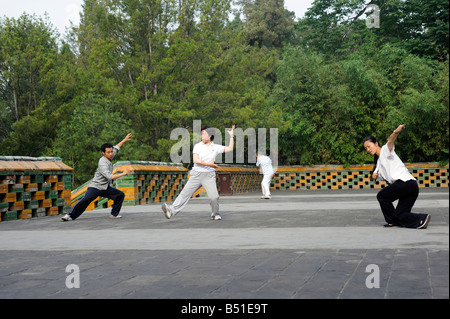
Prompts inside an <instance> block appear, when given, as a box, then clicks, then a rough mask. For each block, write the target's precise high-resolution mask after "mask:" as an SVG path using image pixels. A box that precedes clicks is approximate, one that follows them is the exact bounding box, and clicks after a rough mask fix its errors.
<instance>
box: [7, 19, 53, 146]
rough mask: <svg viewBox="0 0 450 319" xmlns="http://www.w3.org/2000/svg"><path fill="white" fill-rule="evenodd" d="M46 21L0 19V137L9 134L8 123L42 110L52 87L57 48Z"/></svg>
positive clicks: (50, 28)
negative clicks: (51, 78)
mask: <svg viewBox="0 0 450 319" xmlns="http://www.w3.org/2000/svg"><path fill="white" fill-rule="evenodd" d="M46 19H47V20H44V19H42V18H37V17H36V16H30V15H27V14H23V15H22V16H21V17H19V18H18V19H17V20H16V19H14V18H12V19H10V18H5V19H1V20H0V131H1V135H0V136H3V138H5V137H6V136H8V135H9V133H10V132H11V127H12V123H14V122H16V121H19V120H21V119H22V118H24V117H25V116H30V115H31V113H32V112H33V111H35V110H37V109H39V108H41V107H45V106H46V103H45V101H46V99H47V94H48V93H49V92H52V91H53V90H54V88H55V83H52V81H49V79H48V78H49V76H51V74H52V70H53V69H54V68H55V61H56V59H57V54H58V48H57V44H56V36H55V31H54V30H53V29H52V26H51V24H49V22H48V17H47V18H46ZM3 138H2V139H3ZM2 139H0V141H1V140H2Z"/></svg>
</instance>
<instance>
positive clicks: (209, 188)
mask: <svg viewBox="0 0 450 319" xmlns="http://www.w3.org/2000/svg"><path fill="white" fill-rule="evenodd" d="M202 186H203V188H204V189H205V191H206V194H208V198H209V201H210V205H211V210H212V214H211V216H213V217H214V216H216V215H218V214H219V192H218V191H217V184H216V173H215V172H209V173H202V172H196V171H191V173H190V176H189V179H188V182H187V183H186V185H185V186H184V188H183V190H182V191H181V193H180V194H179V195H178V197H177V198H176V199H175V201H174V202H173V204H172V205H169V209H170V211H171V212H172V213H173V214H174V215H176V214H178V213H179V212H181V211H182V210H183V208H184V207H185V206H186V205H187V203H188V202H189V200H190V199H191V198H192V196H193V195H194V193H195V192H196V191H197V190H198V189H199V188H200V187H202Z"/></svg>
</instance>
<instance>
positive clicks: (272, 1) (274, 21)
mask: <svg viewBox="0 0 450 319" xmlns="http://www.w3.org/2000/svg"><path fill="white" fill-rule="evenodd" d="M239 2H240V4H241V5H242V7H243V13H244V17H245V29H246V32H247V41H248V43H249V44H250V45H252V46H253V45H258V46H259V47H262V46H266V47H269V48H272V47H275V48H281V47H282V46H283V44H285V43H289V41H290V40H292V38H293V31H294V18H295V14H294V13H293V12H290V11H288V10H286V9H285V7H284V0H241V1H239Z"/></svg>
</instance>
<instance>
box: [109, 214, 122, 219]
mask: <svg viewBox="0 0 450 319" xmlns="http://www.w3.org/2000/svg"><path fill="white" fill-rule="evenodd" d="M109 218H112V219H119V218H122V216H120V215H117V216H114V215H109Z"/></svg>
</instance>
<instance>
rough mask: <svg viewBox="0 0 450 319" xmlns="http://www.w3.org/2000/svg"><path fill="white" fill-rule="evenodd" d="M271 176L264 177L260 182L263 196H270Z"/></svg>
mask: <svg viewBox="0 0 450 319" xmlns="http://www.w3.org/2000/svg"><path fill="white" fill-rule="evenodd" d="M272 178H273V175H271V174H270V175H264V177H263V180H262V182H261V189H262V193H263V196H271V195H270V183H271V182H272Z"/></svg>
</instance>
